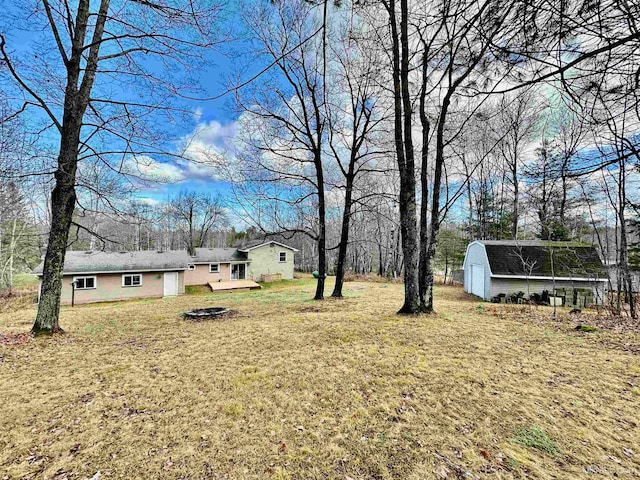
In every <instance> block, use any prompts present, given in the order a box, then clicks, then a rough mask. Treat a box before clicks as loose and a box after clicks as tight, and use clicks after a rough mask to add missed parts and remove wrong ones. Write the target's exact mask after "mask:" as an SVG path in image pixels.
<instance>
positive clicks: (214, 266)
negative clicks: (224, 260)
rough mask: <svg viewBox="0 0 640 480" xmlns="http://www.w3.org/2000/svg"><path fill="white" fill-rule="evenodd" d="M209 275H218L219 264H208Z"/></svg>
mask: <svg viewBox="0 0 640 480" xmlns="http://www.w3.org/2000/svg"><path fill="white" fill-rule="evenodd" d="M209 273H220V264H219V263H210V264H209Z"/></svg>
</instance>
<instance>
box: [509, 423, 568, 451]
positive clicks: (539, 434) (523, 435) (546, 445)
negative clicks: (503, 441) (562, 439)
mask: <svg viewBox="0 0 640 480" xmlns="http://www.w3.org/2000/svg"><path fill="white" fill-rule="evenodd" d="M514 434H515V437H513V438H512V439H511V441H512V442H513V443H516V444H518V445H524V446H525V447H529V448H535V449H536V450H541V451H543V452H546V453H548V454H549V455H558V454H559V453H560V449H559V448H558V446H557V445H556V443H555V442H554V441H553V440H552V439H551V437H549V435H547V433H546V432H545V431H544V430H542V428H540V427H539V426H538V425H532V426H531V427H529V428H526V427H525V428H516V429H514Z"/></svg>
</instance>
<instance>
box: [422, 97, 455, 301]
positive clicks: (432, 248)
mask: <svg viewBox="0 0 640 480" xmlns="http://www.w3.org/2000/svg"><path fill="white" fill-rule="evenodd" d="M450 102H451V91H450V92H449V93H448V94H447V95H445V97H444V99H443V102H442V108H441V109H440V118H439V119H438V126H437V130H436V158H435V165H434V173H433V193H432V196H431V224H430V227H429V240H428V245H427V249H426V258H425V271H426V273H425V277H426V292H425V304H424V307H423V311H424V312H426V313H432V312H433V267H432V263H433V258H434V257H435V254H436V245H437V243H438V231H439V230H440V186H441V183H442V169H443V166H444V126H445V122H446V119H447V112H448V110H449V104H450Z"/></svg>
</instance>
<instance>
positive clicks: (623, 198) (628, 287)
mask: <svg viewBox="0 0 640 480" xmlns="http://www.w3.org/2000/svg"><path fill="white" fill-rule="evenodd" d="M618 169H619V173H618V217H619V221H620V254H619V258H620V261H619V263H620V271H621V276H622V283H623V287H624V293H625V298H626V301H627V303H628V304H629V314H630V315H631V318H637V317H638V312H636V305H635V298H634V297H633V280H632V278H631V271H630V270H629V256H628V248H629V242H628V240H627V223H626V222H627V220H626V215H625V207H626V205H627V192H626V172H625V164H624V161H620V162H619V164H618ZM618 291H620V283H618Z"/></svg>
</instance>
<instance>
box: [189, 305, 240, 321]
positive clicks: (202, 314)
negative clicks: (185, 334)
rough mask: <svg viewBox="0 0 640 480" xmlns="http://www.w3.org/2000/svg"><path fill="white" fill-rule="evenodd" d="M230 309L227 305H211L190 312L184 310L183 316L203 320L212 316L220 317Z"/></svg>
mask: <svg viewBox="0 0 640 480" xmlns="http://www.w3.org/2000/svg"><path fill="white" fill-rule="evenodd" d="M228 311H229V309H228V308H226V307H209V308H197V309H195V310H191V311H189V312H184V314H183V317H184V319H185V320H193V321H196V322H199V321H202V320H209V319H211V318H216V317H219V316H220V315H224V314H225V313H227V312H228Z"/></svg>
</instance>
